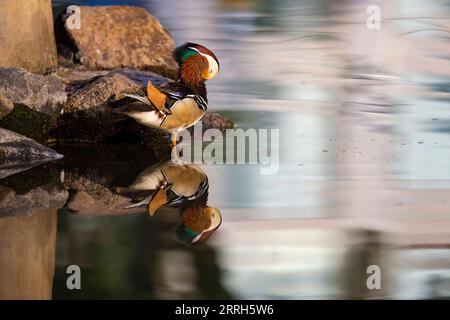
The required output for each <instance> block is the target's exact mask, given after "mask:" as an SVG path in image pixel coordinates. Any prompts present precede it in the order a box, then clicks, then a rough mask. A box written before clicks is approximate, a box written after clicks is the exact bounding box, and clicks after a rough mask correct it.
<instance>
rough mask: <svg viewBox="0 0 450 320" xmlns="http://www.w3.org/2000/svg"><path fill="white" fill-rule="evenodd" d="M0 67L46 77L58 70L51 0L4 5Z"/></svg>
mask: <svg viewBox="0 0 450 320" xmlns="http://www.w3.org/2000/svg"><path fill="white" fill-rule="evenodd" d="M1 5H2V8H1V10H0V30H1V35H0V52H1V55H0V67H21V68H25V69H27V70H29V71H31V72H36V73H46V72H47V71H48V70H50V69H53V68H55V67H56V62H57V61H56V44H55V36H54V34H53V14H52V3H51V0H33V1H29V0H15V1H2V4H1Z"/></svg>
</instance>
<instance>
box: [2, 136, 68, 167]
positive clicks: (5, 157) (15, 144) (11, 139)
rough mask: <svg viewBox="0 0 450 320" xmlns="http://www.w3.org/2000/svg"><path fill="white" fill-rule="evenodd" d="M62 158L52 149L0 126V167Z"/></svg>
mask: <svg viewBox="0 0 450 320" xmlns="http://www.w3.org/2000/svg"><path fill="white" fill-rule="evenodd" d="M60 158H62V155H60V154H58V153H57V152H55V151H54V150H52V149H50V148H48V147H45V146H43V145H41V144H39V143H37V142H36V141H33V140H31V139H29V138H27V137H24V136H22V135H20V134H17V133H15V132H12V131H9V130H6V129H3V128H0V168H2V167H11V166H20V165H30V164H34V163H41V162H45V161H51V160H56V159H60Z"/></svg>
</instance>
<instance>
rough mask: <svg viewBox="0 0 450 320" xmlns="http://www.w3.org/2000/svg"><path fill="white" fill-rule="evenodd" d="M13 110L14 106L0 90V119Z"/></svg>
mask: <svg viewBox="0 0 450 320" xmlns="http://www.w3.org/2000/svg"><path fill="white" fill-rule="evenodd" d="M13 109H14V105H13V103H12V102H11V100H9V99H8V98H7V97H6V95H5V92H4V90H3V89H2V88H0V119H1V118H3V117H5V116H6V115H8V114H9V113H10V112H11V111H12V110H13Z"/></svg>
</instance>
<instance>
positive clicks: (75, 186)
mask: <svg viewBox="0 0 450 320" xmlns="http://www.w3.org/2000/svg"><path fill="white" fill-rule="evenodd" d="M61 148H63V149H62V150H60V152H63V153H64V154H65V158H64V160H62V162H61V165H62V166H64V168H65V169H64V185H65V187H66V188H67V189H68V190H70V194H71V196H70V199H69V201H68V202H67V205H66V207H67V208H68V209H71V210H73V211H75V212H77V213H78V214H87V215H103V214H108V215H117V214H130V213H138V212H144V211H145V208H134V209H125V207H126V206H128V205H130V199H129V198H127V197H125V196H122V195H120V194H118V193H117V189H123V188H124V187H126V186H128V185H130V184H131V183H132V182H133V181H134V179H135V178H136V176H137V174H138V173H139V172H140V171H142V170H144V169H145V168H146V167H148V166H150V165H153V164H155V163H158V161H159V160H158V158H157V156H156V154H155V152H154V150H153V149H152V148H147V147H145V146H143V145H137V144H120V145H117V144H97V145H96V146H95V148H93V147H92V145H91V146H89V145H87V144H85V145H78V146H76V147H74V146H71V147H70V148H69V147H65V146H61ZM168 156H170V153H168V154H167V157H168Z"/></svg>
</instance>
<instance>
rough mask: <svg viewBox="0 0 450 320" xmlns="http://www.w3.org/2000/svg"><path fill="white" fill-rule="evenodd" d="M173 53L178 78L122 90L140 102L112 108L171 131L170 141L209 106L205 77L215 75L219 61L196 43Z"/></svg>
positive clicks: (185, 45) (199, 118) (174, 141)
mask: <svg viewBox="0 0 450 320" xmlns="http://www.w3.org/2000/svg"><path fill="white" fill-rule="evenodd" d="M173 56H174V59H175V60H176V62H177V63H178V66H179V76H178V78H179V80H178V81H176V82H169V83H165V84H162V85H160V86H158V87H154V86H153V84H152V82H151V81H149V82H148V84H147V88H145V89H144V90H143V94H125V96H126V97H129V98H132V99H135V100H137V101H139V102H140V103H136V102H135V103H132V104H129V105H125V106H123V107H120V108H117V109H115V112H118V113H122V114H125V115H127V116H129V117H131V118H133V119H135V120H136V121H137V122H139V123H141V124H143V125H145V126H150V127H156V128H160V129H163V130H165V131H167V132H169V133H171V134H172V145H176V141H177V140H176V139H177V138H176V137H177V133H178V132H180V131H182V130H184V129H187V128H189V127H191V126H193V125H194V124H195V123H197V122H198V121H199V120H201V118H202V117H203V116H204V115H205V113H206V109H207V107H208V98H207V96H206V86H205V81H206V80H209V79H212V78H214V77H215V76H217V74H218V72H219V61H218V60H217V57H216V56H215V55H214V53H212V52H211V51H210V50H209V49H207V48H206V47H204V46H202V45H199V44H196V43H186V44H184V45H182V46H180V47H178V48H176V49H175V50H174V52H173ZM149 107H150V108H149Z"/></svg>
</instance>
